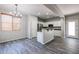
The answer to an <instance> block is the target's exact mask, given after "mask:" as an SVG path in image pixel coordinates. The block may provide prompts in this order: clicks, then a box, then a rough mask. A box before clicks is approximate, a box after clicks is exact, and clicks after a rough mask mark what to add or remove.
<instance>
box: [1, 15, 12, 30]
mask: <svg viewBox="0 0 79 59" xmlns="http://www.w3.org/2000/svg"><path fill="white" fill-rule="evenodd" d="M1 21H2V23H1V25H2V30H3V31H12V17H11V16H7V15H2V20H1Z"/></svg>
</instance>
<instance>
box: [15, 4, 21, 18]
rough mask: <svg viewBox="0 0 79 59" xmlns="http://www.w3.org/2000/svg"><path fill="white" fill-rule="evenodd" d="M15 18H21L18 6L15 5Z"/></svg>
mask: <svg viewBox="0 0 79 59" xmlns="http://www.w3.org/2000/svg"><path fill="white" fill-rule="evenodd" d="M14 14H15V16H20V17H21V16H22V14H20V12H19V11H18V4H15V11H14Z"/></svg>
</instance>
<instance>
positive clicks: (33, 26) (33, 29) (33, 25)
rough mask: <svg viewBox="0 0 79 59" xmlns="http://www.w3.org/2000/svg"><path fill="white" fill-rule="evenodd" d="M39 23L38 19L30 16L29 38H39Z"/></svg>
mask: <svg viewBox="0 0 79 59" xmlns="http://www.w3.org/2000/svg"><path fill="white" fill-rule="evenodd" d="M37 23H38V18H37V17H35V16H28V38H33V37H37Z"/></svg>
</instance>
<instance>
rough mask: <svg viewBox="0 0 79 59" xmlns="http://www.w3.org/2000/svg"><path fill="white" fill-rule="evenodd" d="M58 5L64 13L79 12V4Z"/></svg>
mask: <svg viewBox="0 0 79 59" xmlns="http://www.w3.org/2000/svg"><path fill="white" fill-rule="evenodd" d="M57 6H58V7H59V8H60V10H61V11H62V13H63V14H64V15H69V14H74V13H79V4H59V5H57Z"/></svg>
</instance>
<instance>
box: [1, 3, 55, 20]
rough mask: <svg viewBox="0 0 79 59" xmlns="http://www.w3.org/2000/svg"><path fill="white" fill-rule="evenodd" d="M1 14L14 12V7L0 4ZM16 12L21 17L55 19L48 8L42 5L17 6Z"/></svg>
mask: <svg viewBox="0 0 79 59" xmlns="http://www.w3.org/2000/svg"><path fill="white" fill-rule="evenodd" d="M0 11H1V12H4V11H6V12H14V11H15V5H13V4H0ZM18 11H19V12H20V13H22V14H23V15H34V16H39V17H41V18H43V19H46V18H51V17H55V16H56V15H55V14H54V12H52V11H51V10H50V9H49V8H47V7H46V6H44V5H42V4H18Z"/></svg>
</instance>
